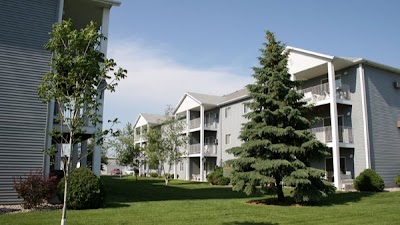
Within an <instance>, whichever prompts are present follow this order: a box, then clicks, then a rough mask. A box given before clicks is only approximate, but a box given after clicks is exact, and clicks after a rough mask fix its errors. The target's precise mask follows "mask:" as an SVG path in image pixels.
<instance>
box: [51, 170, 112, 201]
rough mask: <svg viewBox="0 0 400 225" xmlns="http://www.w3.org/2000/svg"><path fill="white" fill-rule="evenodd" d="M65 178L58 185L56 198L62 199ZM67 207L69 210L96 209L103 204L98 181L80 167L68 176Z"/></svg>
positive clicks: (101, 188) (91, 173)
mask: <svg viewBox="0 0 400 225" xmlns="http://www.w3.org/2000/svg"><path fill="white" fill-rule="evenodd" d="M64 182H65V178H63V179H62V180H61V182H60V183H59V184H58V189H57V196H58V198H59V199H60V200H63V199H64ZM68 185H69V186H68V193H67V207H68V208H70V209H96V208H99V207H101V206H102V205H103V204H104V197H105V192H104V188H103V185H102V183H101V181H100V179H99V178H98V177H97V176H96V175H95V174H94V173H93V172H92V171H90V170H89V169H87V168H84V167H81V168H78V169H75V170H74V171H72V172H71V174H70V175H69V182H68Z"/></svg>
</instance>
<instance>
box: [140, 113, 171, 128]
mask: <svg viewBox="0 0 400 225" xmlns="http://www.w3.org/2000/svg"><path fill="white" fill-rule="evenodd" d="M140 117H143V118H144V119H145V120H146V121H147V123H148V124H150V125H159V124H161V123H163V122H164V121H165V120H166V119H167V117H166V116H164V115H157V114H150V113H139V115H138V117H137V118H136V121H135V123H134V124H133V127H136V124H137V123H138V121H139V118H140Z"/></svg>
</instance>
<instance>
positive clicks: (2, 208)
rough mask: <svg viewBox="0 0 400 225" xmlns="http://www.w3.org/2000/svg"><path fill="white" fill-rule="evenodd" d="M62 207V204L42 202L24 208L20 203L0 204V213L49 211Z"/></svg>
mask: <svg viewBox="0 0 400 225" xmlns="http://www.w3.org/2000/svg"><path fill="white" fill-rule="evenodd" d="M58 209H62V204H54V205H53V204H48V203H46V204H42V205H40V206H38V207H36V208H32V209H24V208H23V207H22V205H0V214H5V213H23V212H31V211H49V210H58Z"/></svg>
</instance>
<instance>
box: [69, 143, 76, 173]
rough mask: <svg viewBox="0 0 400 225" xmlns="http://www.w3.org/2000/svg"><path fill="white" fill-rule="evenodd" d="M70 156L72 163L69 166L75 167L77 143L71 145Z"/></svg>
mask: <svg viewBox="0 0 400 225" xmlns="http://www.w3.org/2000/svg"><path fill="white" fill-rule="evenodd" d="M70 157H71V163H72V165H71V168H72V169H75V168H76V164H77V163H78V143H75V144H74V145H73V147H72V152H71V154H70Z"/></svg>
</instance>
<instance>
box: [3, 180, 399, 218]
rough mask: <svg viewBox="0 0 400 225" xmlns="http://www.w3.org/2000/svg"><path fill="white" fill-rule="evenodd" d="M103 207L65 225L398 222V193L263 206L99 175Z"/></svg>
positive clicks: (192, 186) (228, 194)
mask: <svg viewBox="0 0 400 225" xmlns="http://www.w3.org/2000/svg"><path fill="white" fill-rule="evenodd" d="M102 180H103V181H104V183H105V186H106V190H107V194H108V195H107V207H106V208H103V209H97V210H81V211H73V210H70V211H68V219H67V222H68V224H70V225H79V224H82V225H90V224H93V225H101V224H107V225H109V224H121V225H122V224H139V225H142V224H160V225H164V224H185V225H194V224H202V225H205V224H212V225H216V224H223V225H244V224H250V225H270V224H365V225H367V224H398V223H400V204H399V203H400V202H399V201H400V192H391V193H389V192H385V193H377V194H372V193H339V194H336V195H334V196H332V197H330V198H328V199H326V200H324V201H323V202H322V203H321V205H320V206H265V205H250V204H247V203H246V202H247V201H249V200H253V199H261V198H265V196H260V195H259V196H250V197H249V196H245V195H244V194H242V193H237V192H232V191H231V189H230V188H227V187H216V186H210V185H208V184H205V183H197V182H185V181H171V182H170V185H169V186H165V185H164V183H163V180H161V179H140V180H139V181H137V182H135V180H134V178H132V177H123V178H122V179H120V178H119V177H102ZM60 216H61V211H48V212H30V213H19V214H1V215H0V224H1V225H6V224H13V225H14V224H37V225H43V224H59V223H60Z"/></svg>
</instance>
